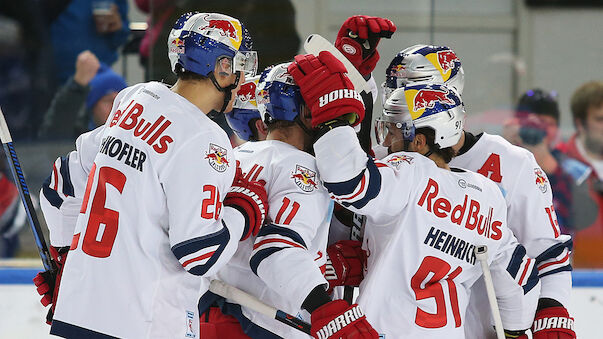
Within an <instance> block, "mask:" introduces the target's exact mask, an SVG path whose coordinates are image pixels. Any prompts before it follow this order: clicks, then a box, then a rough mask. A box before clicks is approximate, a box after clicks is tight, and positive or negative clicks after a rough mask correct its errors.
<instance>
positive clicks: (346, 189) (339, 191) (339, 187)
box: [324, 169, 366, 196]
mask: <svg viewBox="0 0 603 339" xmlns="http://www.w3.org/2000/svg"><path fill="white" fill-rule="evenodd" d="M364 171H366V169H363V170H362V172H360V174H358V175H357V176H355V177H354V178H352V179H350V180H348V181H344V182H336V183H328V182H325V183H324V185H325V187H326V189H327V190H329V192H331V193H333V194H334V195H337V196H340V195H349V194H352V192H354V190H355V189H356V187H358V185H360V181H361V180H362V177H364Z"/></svg>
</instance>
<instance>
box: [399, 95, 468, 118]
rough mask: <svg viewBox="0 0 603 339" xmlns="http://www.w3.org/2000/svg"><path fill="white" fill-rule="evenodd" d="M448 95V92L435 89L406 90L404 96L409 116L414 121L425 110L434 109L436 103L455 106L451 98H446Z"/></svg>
mask: <svg viewBox="0 0 603 339" xmlns="http://www.w3.org/2000/svg"><path fill="white" fill-rule="evenodd" d="M408 92H416V93H408ZM449 93H450V92H449V91H448V90H447V89H437V88H429V87H428V88H421V89H419V90H407V91H405V93H404V94H405V96H406V100H407V103H408V106H409V107H410V108H411V116H412V118H413V120H414V119H417V118H418V117H420V116H421V115H423V112H424V111H425V110H427V109H433V108H435V107H436V104H437V103H440V104H442V105H455V104H456V103H455V101H454V100H453V99H452V98H449V97H448V94H449ZM409 94H410V95H412V99H411V100H409V99H410V98H409ZM413 94H414V95H413ZM409 101H410V102H409ZM415 113H419V114H415Z"/></svg>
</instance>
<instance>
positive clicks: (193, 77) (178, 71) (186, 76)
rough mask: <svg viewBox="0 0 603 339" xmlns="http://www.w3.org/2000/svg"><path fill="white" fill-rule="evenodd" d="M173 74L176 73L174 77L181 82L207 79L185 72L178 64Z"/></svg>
mask: <svg viewBox="0 0 603 339" xmlns="http://www.w3.org/2000/svg"><path fill="white" fill-rule="evenodd" d="M175 73H176V76H177V77H178V79H181V80H187V81H191V80H195V81H203V80H205V79H208V78H207V77H204V76H203V75H201V74H197V73H193V72H189V71H187V70H185V69H184V68H182V65H180V64H176V71H175Z"/></svg>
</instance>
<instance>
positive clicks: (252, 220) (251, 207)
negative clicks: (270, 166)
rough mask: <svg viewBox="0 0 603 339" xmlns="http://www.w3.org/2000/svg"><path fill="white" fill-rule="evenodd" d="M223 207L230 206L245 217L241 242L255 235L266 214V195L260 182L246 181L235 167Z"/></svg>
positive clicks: (239, 169)
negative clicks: (233, 176)
mask: <svg viewBox="0 0 603 339" xmlns="http://www.w3.org/2000/svg"><path fill="white" fill-rule="evenodd" d="M224 205H225V206H231V207H234V208H236V209H238V210H239V211H241V213H243V215H244V216H245V229H244V230H243V236H242V237H241V240H245V239H247V238H248V237H249V236H250V235H254V236H255V235H257V234H258V232H259V231H260V227H262V225H263V224H264V221H265V220H266V215H267V214H268V194H267V193H266V189H265V188H264V184H263V183H262V182H260V181H250V180H248V179H246V178H245V177H244V175H243V172H242V171H241V168H240V167H238V166H237V170H236V174H235V178H234V181H233V183H232V186H231V187H230V190H229V191H228V194H226V197H225V198H224Z"/></svg>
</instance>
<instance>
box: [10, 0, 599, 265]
mask: <svg viewBox="0 0 603 339" xmlns="http://www.w3.org/2000/svg"><path fill="white" fill-rule="evenodd" d="M134 3H135V4H136V6H137V7H138V9H139V10H141V11H142V12H144V13H147V14H148V22H147V23H148V26H147V29H146V31H144V32H132V31H131V30H130V21H129V19H128V13H129V10H130V9H129V8H128V6H129V5H128V1H127V0H48V1H36V0H21V1H2V2H0V67H1V69H2V71H1V72H0V107H2V110H3V112H4V114H5V116H6V118H7V122H8V125H9V126H10V128H11V134H12V136H13V138H14V139H16V140H26V141H38V140H74V139H75V138H76V137H77V136H78V135H79V134H81V133H82V132H85V131H87V130H91V129H94V128H95V127H97V126H99V125H101V124H103V123H104V122H105V120H106V118H107V116H108V114H109V112H110V110H111V107H112V104H113V99H114V98H115V96H116V95H117V93H118V92H119V91H121V90H122V89H124V88H125V87H127V86H128V83H127V81H126V79H124V77H123V76H122V75H120V74H118V73H116V72H115V71H114V70H113V69H112V67H113V66H114V65H115V63H116V61H117V60H118V57H119V56H120V53H125V52H126V51H129V52H131V51H137V53H138V55H139V57H140V63H141V65H143V68H144V72H145V74H144V77H145V80H146V81H149V80H155V81H163V82H165V83H168V84H172V83H173V82H174V81H175V76H174V74H173V73H172V72H171V69H170V65H169V61H168V59H167V58H166V57H165V56H166V55H167V44H166V41H167V36H168V33H169V31H170V29H171V26H170V24H171V23H172V22H175V21H176V18H178V17H179V16H180V15H181V14H182V13H185V12H188V11H194V10H202V11H205V12H219V13H224V14H228V15H231V16H233V17H236V18H239V19H240V20H241V21H242V22H244V23H245V24H246V26H247V28H248V29H249V31H250V33H251V35H252V36H253V40H254V49H255V50H257V51H258V54H259V56H260V57H259V63H260V64H259V65H258V66H259V67H258V68H259V69H263V68H264V67H266V66H268V65H271V64H276V63H279V62H282V61H285V60H290V59H292V58H293V56H294V55H295V54H296V53H297V52H298V50H299V48H300V37H299V36H298V34H297V32H296V30H295V11H294V8H293V5H292V4H291V2H290V1H280V0H269V1H261V2H260V1H259V0H250V1H244V5H241V3H242V2H241V1H234V0H221V1H215V0H208V1H203V2H199V1H192V0H179V1H170V0H135V1H134ZM260 4H261V7H260ZM275 12H277V13H280V15H278V16H274V15H272V13H275ZM274 46H278V48H274ZM401 47H403V46H401ZM586 80H588V79H585V81H586ZM570 110H571V114H572V121H573V123H574V127H575V133H574V134H573V135H572V136H571V137H570V138H569V139H568V140H562V138H561V136H560V133H559V123H560V114H561V113H560V112H561V109H560V107H559V105H558V102H557V93H555V92H554V91H550V90H549V89H542V88H534V89H531V90H528V91H526V92H525V93H523V94H522V95H521V96H520V98H519V100H518V101H517V104H516V105H515V109H514V115H513V117H512V118H511V119H509V120H508V121H506V122H505V123H504V128H503V133H502V134H503V136H504V137H505V138H506V139H507V140H508V141H509V142H511V143H513V144H515V145H518V146H521V147H524V148H526V149H528V150H530V151H531V152H532V153H533V154H534V157H535V158H536V160H537V162H538V164H539V165H540V167H541V168H542V169H543V170H544V172H545V173H546V176H547V177H548V180H549V181H550V183H551V186H552V188H553V200H554V205H553V206H551V213H550V215H551V222H557V223H558V224H559V227H560V230H561V232H562V233H566V234H570V235H571V236H572V237H573V239H574V249H573V264H574V267H603V251H601V250H600V248H601V247H603V82H602V81H591V82H585V83H584V84H583V85H582V86H580V87H579V88H577V89H576V90H575V92H574V93H573V95H572V97H571V107H570ZM219 118H220V119H224V118H223V115H219ZM218 123H219V124H220V125H221V126H223V128H224V129H225V130H227V131H228V132H229V133H230V135H232V132H231V131H229V128H228V125H227V124H226V123H225V121H218ZM233 140H234V137H233ZM18 200H19V199H18V194H17V190H16V188H15V187H14V184H13V183H12V180H11V177H10V174H9V173H8V171H7V170H6V166H5V164H4V160H2V161H0V257H12V256H15V255H16V254H17V250H18V246H19V243H18V234H19V231H20V230H21V229H22V226H23V224H24V223H25V218H24V216H23V213H22V211H21V212H20V208H18V203H19V201H18ZM552 211H554V212H555V213H556V216H557V219H556V220H554V219H553V216H554V215H555V214H554V213H552Z"/></svg>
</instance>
